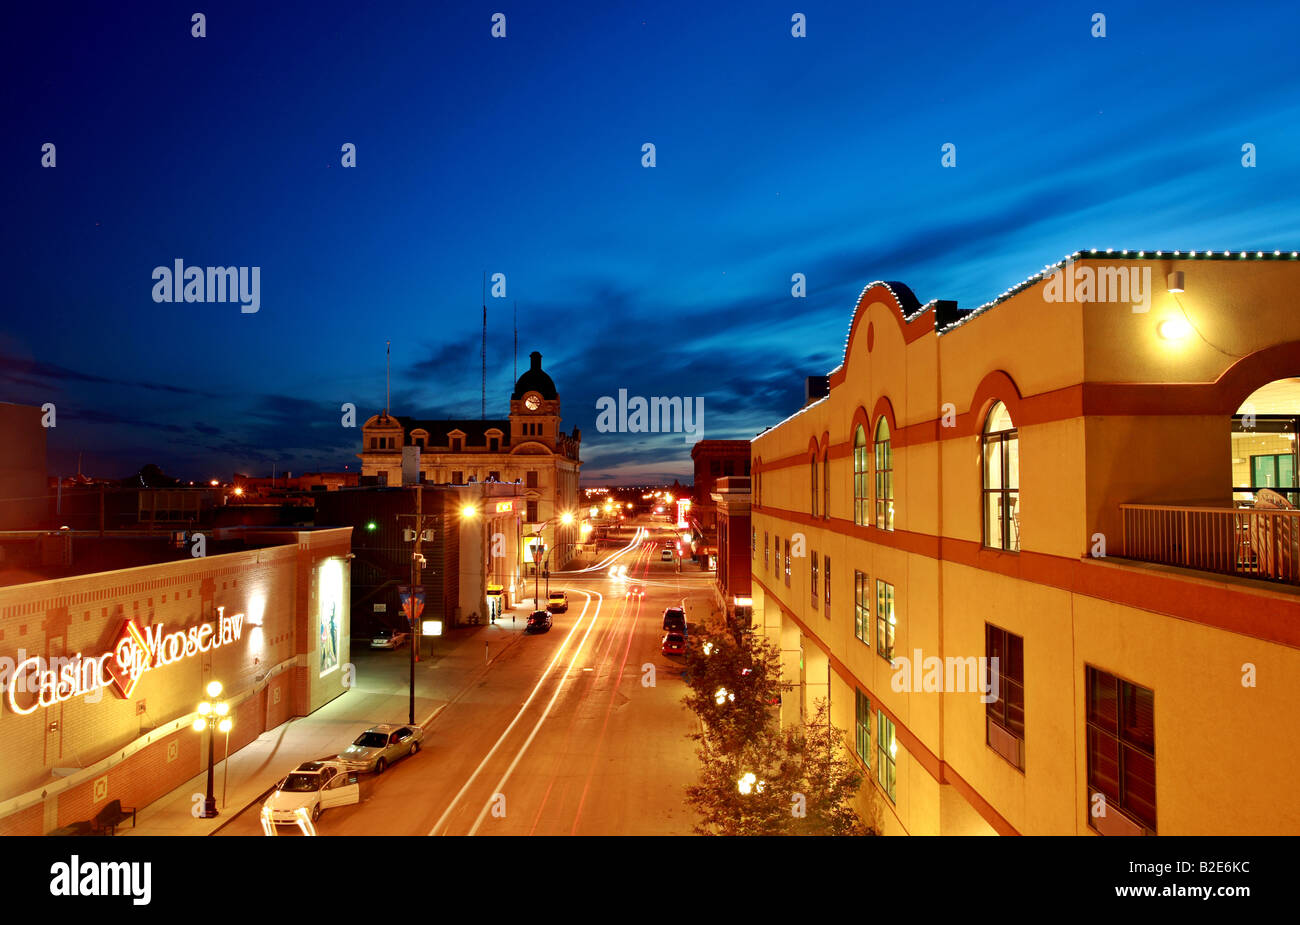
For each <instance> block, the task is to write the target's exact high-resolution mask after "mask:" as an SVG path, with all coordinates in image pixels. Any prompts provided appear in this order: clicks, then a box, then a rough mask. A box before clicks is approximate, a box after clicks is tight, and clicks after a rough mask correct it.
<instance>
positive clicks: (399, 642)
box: [370, 627, 408, 649]
mask: <svg viewBox="0 0 1300 925" xmlns="http://www.w3.org/2000/svg"><path fill="white" fill-rule="evenodd" d="M407 635H408V634H406V633H403V632H402V631H401V630H392V629H389V628H388V627H384V628H383V629H380V630H376V631H375V635H374V636H373V637H371V640H370V648H372V649H396V648H398V647H399V646H403V645H405V644H406V640H407Z"/></svg>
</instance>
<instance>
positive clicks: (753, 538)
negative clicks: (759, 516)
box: [749, 527, 758, 559]
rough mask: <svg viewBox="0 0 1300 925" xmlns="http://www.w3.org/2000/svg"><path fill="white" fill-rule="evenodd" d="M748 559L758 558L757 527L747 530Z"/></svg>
mask: <svg viewBox="0 0 1300 925" xmlns="http://www.w3.org/2000/svg"><path fill="white" fill-rule="evenodd" d="M749 558H751V559H756V558H758V527H750V528H749Z"/></svg>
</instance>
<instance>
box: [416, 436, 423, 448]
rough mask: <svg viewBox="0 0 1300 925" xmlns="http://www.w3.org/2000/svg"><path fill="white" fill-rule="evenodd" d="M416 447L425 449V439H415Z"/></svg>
mask: <svg viewBox="0 0 1300 925" xmlns="http://www.w3.org/2000/svg"><path fill="white" fill-rule="evenodd" d="M415 445H416V446H418V447H421V448H423V447H424V438H423V437H416V438H415Z"/></svg>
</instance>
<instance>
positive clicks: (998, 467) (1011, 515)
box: [980, 402, 1020, 552]
mask: <svg viewBox="0 0 1300 925" xmlns="http://www.w3.org/2000/svg"><path fill="white" fill-rule="evenodd" d="M980 439H981V444H982V451H983V452H982V456H983V467H984V499H983V500H984V505H983V506H984V545H985V546H988V547H990V548H992V549H1005V550H1007V551H1009V552H1019V551H1020V439H1019V435H1018V431H1017V430H1016V427H1015V425H1014V424H1013V423H1012V421H1011V415H1010V414H1008V413H1007V409H1006V406H1005V405H1004V404H1002V402H998V403H996V404H995V405H994V406H993V407H992V409H990V411H989V417H988V421H987V423H985V425H984V434H983V436H982V437H981V438H980Z"/></svg>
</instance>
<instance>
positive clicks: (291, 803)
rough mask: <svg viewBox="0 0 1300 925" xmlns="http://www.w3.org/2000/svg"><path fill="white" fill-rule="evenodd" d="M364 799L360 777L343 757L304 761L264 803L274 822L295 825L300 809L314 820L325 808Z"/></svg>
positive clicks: (265, 815) (267, 815) (265, 814)
mask: <svg viewBox="0 0 1300 925" xmlns="http://www.w3.org/2000/svg"><path fill="white" fill-rule="evenodd" d="M359 800H360V787H358V785H357V782H356V778H355V777H354V776H352V775H351V774H349V773H348V770H347V768H345V767H344V766H343V764H342V762H339V761H304V762H303V763H302V764H300V765H298V767H297V768H295V769H294V770H293V771H292V772H291V773H290V774H289V776H288V777H286V778H285V779H284V780H282V781H280V783H279V784H277V785H276V787H275V792H274V793H272V794H271V795H270V796H269V797H267V799H266V802H265V803H263V804H262V818H263V819H264V820H266V821H267V822H270V823H271V824H273V825H294V824H296V823H297V822H298V820H299V818H300V816H299V815H298V814H299V811H300V810H305V811H306V813H307V815H309V816H310V817H311V819H312V821H315V820H316V818H317V817H318V816H320V814H321V810H323V809H329V808H330V807H332V806H345V805H347V804H349V803H356V802H358V801H359Z"/></svg>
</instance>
